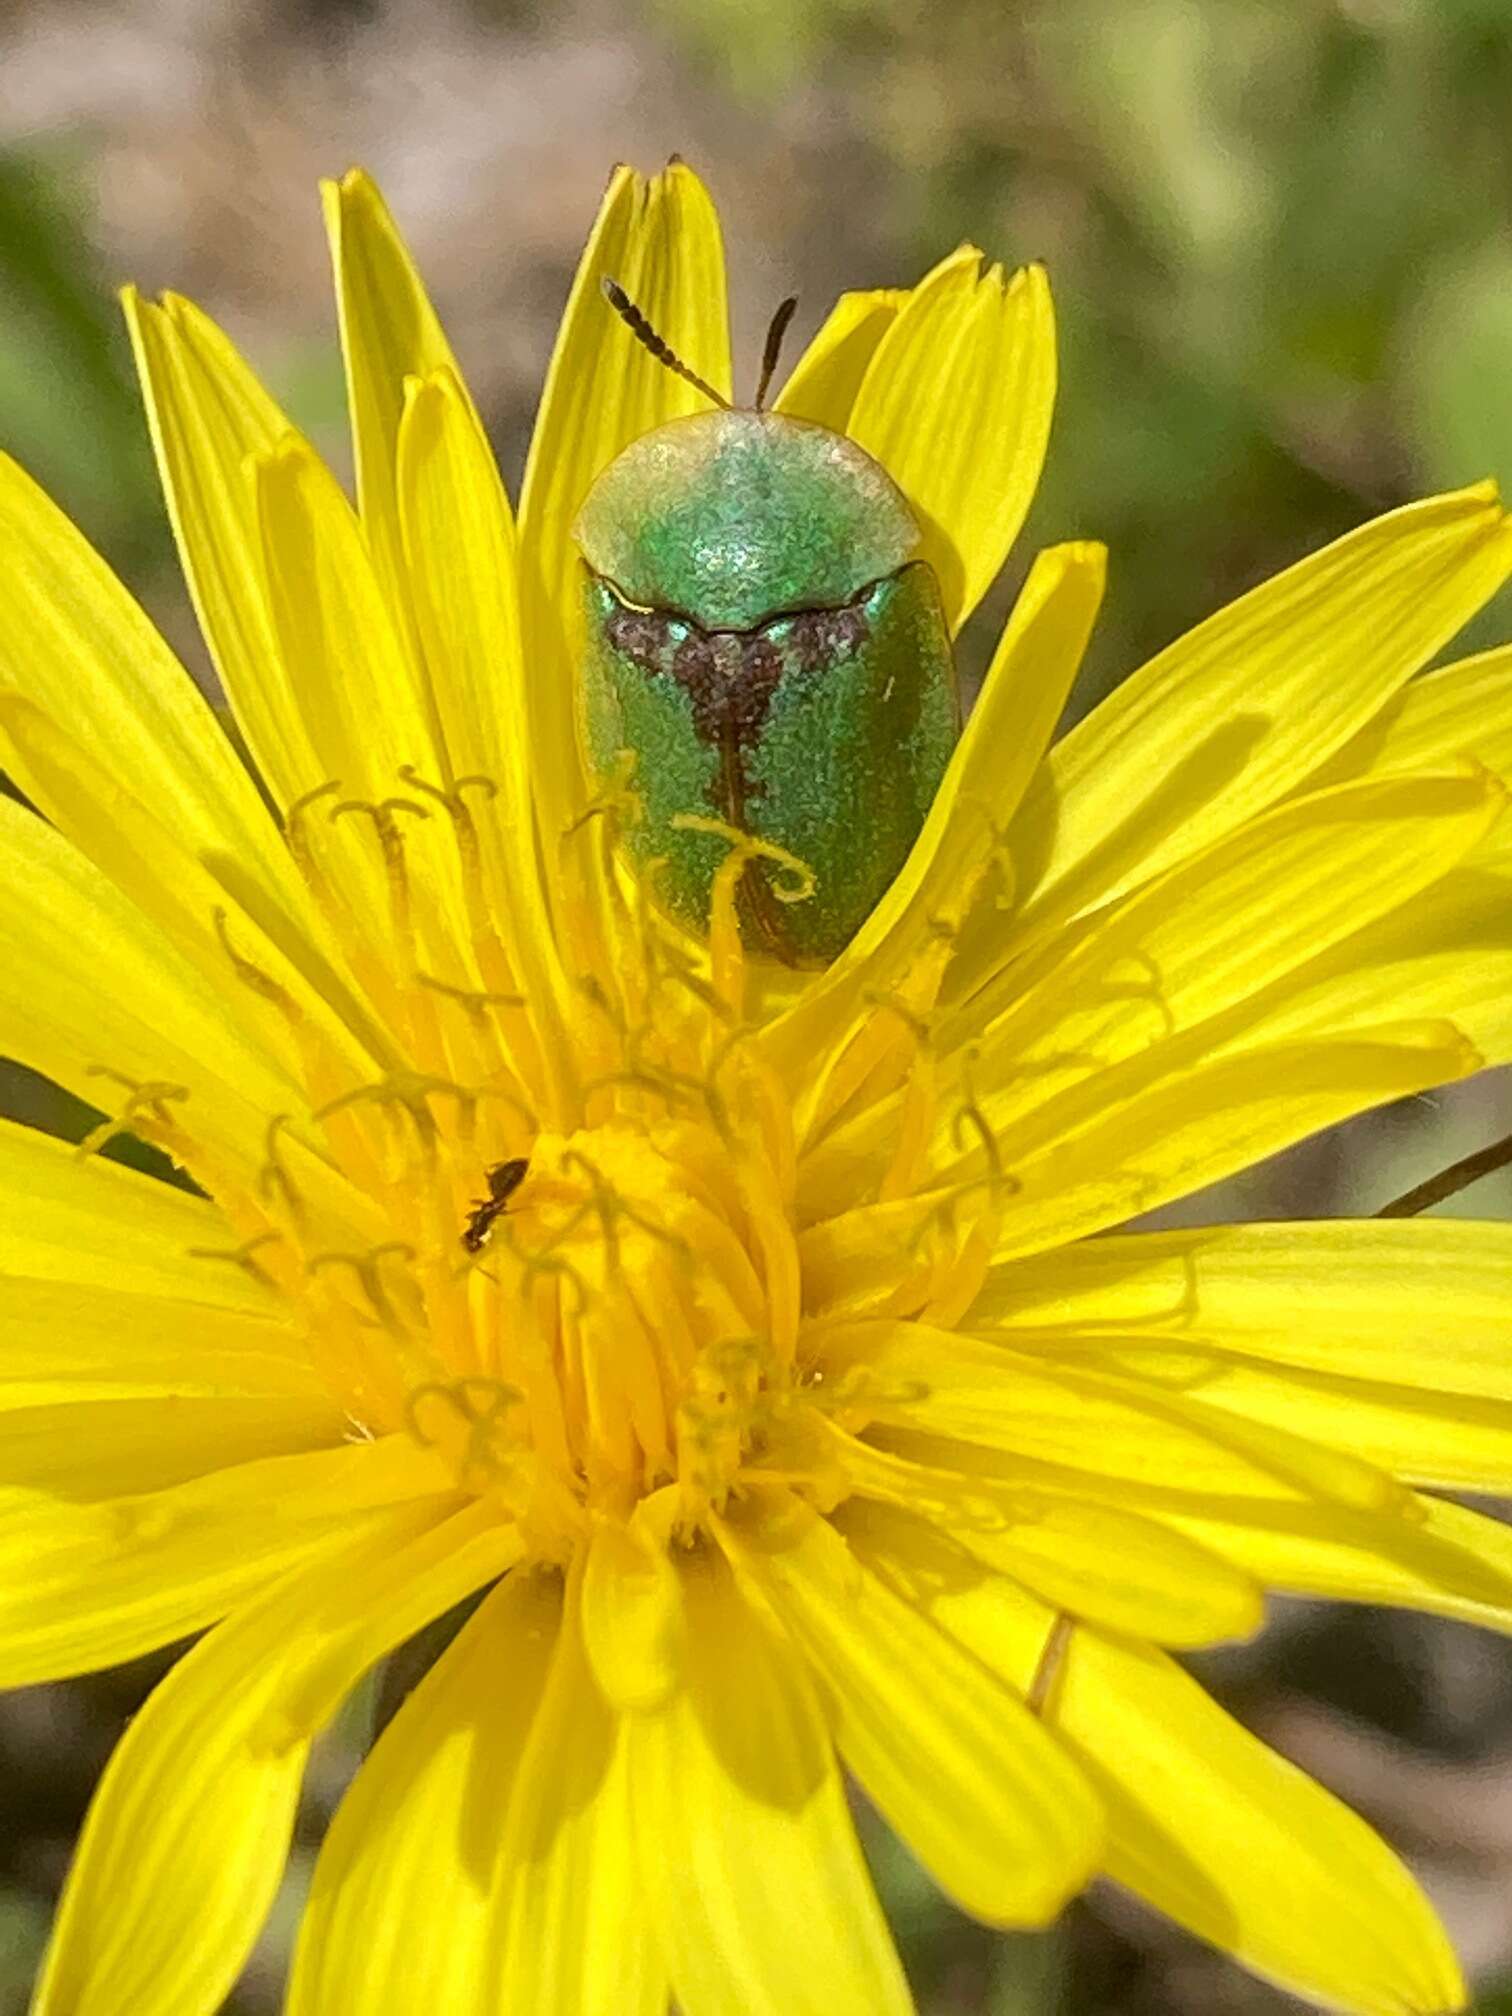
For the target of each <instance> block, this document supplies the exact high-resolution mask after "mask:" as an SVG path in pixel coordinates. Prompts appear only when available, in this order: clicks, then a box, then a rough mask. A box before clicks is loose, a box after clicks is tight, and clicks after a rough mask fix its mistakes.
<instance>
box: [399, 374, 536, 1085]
mask: <svg viewBox="0 0 1512 2016" xmlns="http://www.w3.org/2000/svg"><path fill="white" fill-rule="evenodd" d="M398 453H399V468H398V482H399V511H400V520H401V524H402V528H403V534H404V551H405V559H406V564H407V566H408V568H409V580H410V591H411V594H412V597H413V600H414V607H415V618H416V625H417V629H418V631H419V636H420V640H421V645H422V648H423V649H424V652H425V655H426V658H427V661H428V663H429V665H430V668H431V679H432V682H433V685H434V690H435V695H436V704H437V708H438V711H439V718H440V722H441V732H442V738H443V741H444V743H445V748H446V756H447V762H448V764H449V766H450V774H451V775H452V776H453V777H454V778H455V777H459V776H460V777H469V776H470V777H474V778H477V777H482V778H485V779H487V780H488V784H487V786H485V787H484V788H483V789H477V788H474V789H473V790H471V791H468V792H467V793H466V803H467V806H468V809H469V812H470V815H471V817H472V819H473V821H474V823H475V825H476V827H477V829H478V832H479V835H480V839H481V841H482V854H483V859H482V868H483V872H484V875H485V877H486V880H487V895H488V898H489V899H490V901H491V902H492V904H493V906H494V909H495V914H497V915H499V916H502V917H504V918H506V919H508V921H509V927H510V928H509V932H508V944H507V951H508V957H509V960H510V962H511V965H512V967H513V969H514V971H515V972H516V973H518V975H519V978H520V981H521V984H522V987H523V990H524V992H525V995H526V998H527V999H528V1000H529V1001H530V1003H531V1006H532V1011H533V1016H534V1018H535V1021H536V1026H537V1027H538V1028H542V1027H544V1026H547V1019H548V1017H549V1014H550V1011H551V1007H552V1004H553V1003H555V1002H558V1001H559V1000H560V997H561V995H562V994H563V992H564V991H565V987H566V983H565V981H564V980H563V978H562V975H561V972H560V970H559V967H558V965H557V962H556V960H555V958H554V956H553V954H554V940H553V936H552V928H551V920H550V915H549V909H548V904H547V901H546V895H545V892H544V890H543V888H542V882H541V873H540V868H539V866H538V859H539V857H538V853H537V839H536V827H535V812H534V771H535V751H534V748H533V746H532V741H531V711H530V710H531V706H532V704H533V703H532V700H531V689H532V685H533V682H532V680H531V678H530V677H529V675H528V672H527V667H526V662H525V659H524V657H523V655H522V648H521V642H520V611H519V594H518V580H517V566H516V551H515V530H514V524H513V521H512V519H511V518H510V515H509V502H508V499H507V498H506V497H505V495H504V486H503V484H502V483H501V482H500V480H499V473H498V469H497V467H496V466H495V463H494V459H493V451H492V450H491V449H490V447H489V445H488V442H487V440H486V438H485V437H484V435H483V432H482V429H481V427H480V426H479V424H478V420H477V418H476V416H475V414H474V413H473V411H472V407H471V404H470V403H469V401H468V400H467V398H466V396H465V395H464V393H463V391H462V389H461V386H460V385H459V384H458V382H457V380H456V379H455V378H454V377H452V376H451V375H450V374H448V373H444V372H443V373H437V374H435V375H433V376H432V377H430V378H427V379H424V380H413V381H411V384H410V388H409V401H408V404H407V405H406V407H405V412H404V418H403V421H402V424H401V428H400V434H399V449H398ZM489 787H492V788H489ZM559 1012H560V1011H559ZM559 1040H560V1039H559ZM551 1047H552V1046H550V1045H548V1050H549V1049H550V1048H551Z"/></svg>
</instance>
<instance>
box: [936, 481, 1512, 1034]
mask: <svg viewBox="0 0 1512 2016" xmlns="http://www.w3.org/2000/svg"><path fill="white" fill-rule="evenodd" d="M1509 567H1512V532H1509V530H1508V528H1507V526H1506V524H1505V523H1504V520H1503V517H1502V513H1501V510H1500V507H1499V506H1498V504H1497V503H1496V500H1495V496H1494V493H1493V492H1492V491H1490V490H1489V489H1487V488H1486V487H1485V486H1482V487H1481V488H1478V489H1474V490H1466V491H1461V492H1457V493H1455V494H1453V495H1450V496H1446V497H1438V498H1433V499H1430V500H1429V501H1428V502H1426V503H1422V504H1412V505H1408V506H1405V507H1404V508H1403V509H1402V510H1400V511H1393V512H1390V513H1388V514H1387V515H1386V516H1385V517H1383V518H1377V519H1375V520H1373V521H1372V522H1371V523H1370V524H1368V525H1365V526H1362V527H1361V528H1360V529H1359V530H1358V531H1357V532H1352V533H1350V534H1349V535H1348V536H1347V537H1346V538H1344V539H1341V540H1338V541H1336V542H1335V543H1334V544H1333V545H1332V546H1329V547H1326V548H1325V549H1324V550H1323V551H1322V552H1321V553H1316V554H1313V555H1312V556H1311V557H1310V558H1308V559H1306V560H1303V561H1301V562H1299V564H1298V565H1296V566H1295V567H1291V568H1288V569H1287V571H1286V572H1285V573H1283V574H1279V575H1277V576H1276V577H1275V579H1274V580H1272V581H1267V582H1265V583H1264V584H1262V585H1261V586H1260V587H1258V588H1255V589H1253V590H1251V592H1250V593H1249V594H1247V595H1244V596H1242V597H1241V598H1240V599H1239V600H1238V601H1237V602H1234V603H1231V604H1230V605H1229V607H1228V608H1226V609H1222V610H1220V611H1219V612H1218V614H1217V615H1215V616H1211V617H1209V618H1208V620H1207V621H1206V622H1205V623H1201V624H1199V625H1198V627H1197V628H1196V629H1195V630H1192V631H1190V632H1189V633H1188V634H1187V635H1186V636H1185V637H1182V638H1178V640H1177V641H1176V642H1175V643H1174V644H1171V645H1169V646H1168V647H1167V648H1166V649H1165V650H1164V651H1162V652H1161V653H1160V654H1159V655H1158V656H1157V657H1155V658H1152V659H1151V660H1150V662H1149V663H1148V664H1147V665H1145V666H1143V667H1142V668H1141V669H1140V670H1139V671H1138V672H1136V673H1134V674H1133V675H1132V676H1131V677H1130V678H1128V679H1126V680H1125V681H1124V682H1123V684H1122V685H1121V686H1120V687H1118V689H1117V690H1116V692H1114V693H1113V694H1112V695H1111V696H1110V697H1109V698H1108V699H1107V700H1105V701H1104V702H1103V703H1102V705H1101V706H1100V707H1098V708H1096V709H1095V710H1094V712H1093V713H1092V714H1090V715H1089V716H1088V717H1087V719H1086V720H1085V721H1083V722H1082V723H1080V725H1079V726H1078V727H1076V728H1074V729H1073V730H1072V731H1071V733H1070V734H1069V735H1067V736H1066V737H1065V738H1064V740H1063V741H1062V742H1061V743H1059V744H1058V746H1057V747H1056V749H1055V750H1054V751H1053V752H1052V754H1051V756H1050V759H1049V762H1048V764H1047V766H1046V769H1045V772H1044V777H1043V783H1042V785H1041V786H1040V787H1039V788H1038V789H1037V790H1036V791H1035V792H1032V793H1031V794H1030V797H1029V799H1028V800H1027V801H1026V802H1025V805H1024V808H1023V810H1022V812H1021V813H1020V815H1019V820H1018V822H1017V827H1018V830H1017V831H1016V833H1015V834H1014V835H1012V836H1010V844H1011V845H1012V847H1013V850H1014V854H1015V858H1016V860H1017V861H1018V863H1019V869H1020V875H1019V881H1020V910H1019V913H1018V916H1017V918H1016V920H1015V923H1014V927H1013V928H1014V933H1015V936H1016V937H1019V938H1022V937H1024V936H1027V935H1029V934H1031V933H1034V934H1037V933H1039V932H1041V931H1044V930H1046V929H1048V928H1049V927H1050V925H1051V924H1052V922H1053V921H1054V920H1056V919H1060V918H1066V917H1071V916H1075V915H1078V914H1079V913H1081V912H1083V911H1085V910H1088V909H1092V908H1094V907H1096V906H1097V905H1099V904H1102V903H1106V902H1108V901H1109V900H1110V899H1111V898H1112V897H1114V896H1117V895H1119V894H1121V893H1122V892H1123V891H1124V890H1125V889H1130V888H1133V887H1135V886H1137V885H1138V884H1139V883H1140V882H1144V881H1147V880H1149V878H1150V877H1151V876H1152V875H1155V874H1157V873H1158V872H1159V871H1160V870H1161V869H1164V868H1169V867H1170V866H1172V865H1173V864H1174V863H1175V862H1177V861H1180V860H1182V859H1184V858H1185V857H1186V856H1188V855H1190V854H1193V853H1195V852H1196V851H1197V850H1198V849H1199V848H1200V847H1204V846H1207V845H1209V844H1210V843H1211V842H1212V841H1214V840H1216V839H1218V838H1219V837H1220V836H1221V835H1223V834H1224V833H1227V832H1231V831H1232V830H1233V829H1234V828H1235V827H1236V826H1238V825H1240V824H1241V823H1242V822H1243V821H1244V820H1245V819H1248V818H1250V817H1252V816H1253V814H1255V813H1256V812H1259V811H1262V810H1263V809H1264V808H1265V807H1266V806H1267V805H1269V804H1271V803H1273V802H1274V801H1275V800H1276V799H1277V798H1280V797H1282V796H1283V795H1284V794H1285V793H1286V792H1287V791H1288V790H1290V789H1291V788H1292V787H1293V786H1294V785H1295V784H1297V783H1299V782H1300V781H1301V780H1302V779H1303V778H1304V777H1306V776H1307V775H1309V773H1311V772H1312V771H1314V770H1316V769H1317V768H1318V767H1319V765H1321V764H1322V763H1323V762H1324V761H1325V760H1326V759H1327V758H1328V757H1329V756H1330V755H1331V754H1332V753H1333V751H1334V750H1335V749H1337V748H1338V747H1339V746H1340V745H1341V744H1342V743H1343V742H1345V741H1346V740H1347V739H1348V738H1349V737H1350V736H1351V735H1353V734H1354V733H1355V732H1356V731H1357V730H1358V729H1359V728H1360V727H1361V726H1362V725H1363V724H1364V723H1365V722H1366V721H1368V720H1369V719H1370V718H1371V716H1372V715H1373V714H1374V713H1375V712H1376V711H1377V710H1378V709H1379V708H1381V707H1382V706H1384V705H1385V703H1386V702H1387V701H1388V700H1389V699H1390V697H1391V695H1392V693H1393V692H1394V691H1395V690H1396V689H1397V687H1399V686H1400V685H1401V684H1402V683H1403V682H1404V681H1405V680H1406V679H1407V678H1409V677H1410V676H1411V674H1412V673H1413V672H1415V671H1416V670H1417V668H1418V667H1419V666H1420V665H1421V664H1423V662H1424V661H1425V660H1426V659H1428V658H1430V657H1431V656H1432V655H1433V653H1434V652H1435V651H1436V650H1437V649H1438V648H1439V647H1440V645H1442V644H1443V643H1444V642H1445V641H1446V639H1448V638H1449V637H1451V636H1453V634H1454V632H1455V631H1456V630H1457V629H1458V628H1459V627H1460V625H1461V624H1462V623H1464V622H1465V620H1466V619H1467V617H1469V616H1471V615H1472V614H1473V613H1474V612H1475V610H1476V609H1478V608H1479V607H1480V605H1481V604H1482V603H1483V602H1484V601H1485V600H1486V599H1487V598H1488V597H1489V596H1490V595H1491V594H1492V593H1493V592H1494V591H1495V590H1496V589H1497V588H1498V587H1499V586H1500V585H1501V583H1502V581H1503V580H1504V579H1505V578H1506V575H1507V572H1508V570H1509ZM1004 938H1005V933H1004V930H1003V926H1002V922H1001V920H1000V919H996V918H993V917H991V916H988V915H986V914H983V915H981V916H979V918H978V919H977V920H975V924H974V927H973V928H972V929H971V930H970V932H969V934H968V938H967V940H966V942H965V943H964V944H963V946H962V951H961V960H960V965H959V968H958V973H957V983H958V988H959V993H960V996H961V998H965V997H966V996H967V995H969V994H970V993H971V992H973V991H974V989H975V986H976V985H977V984H978V983H979V979H980V978H981V977H983V976H984V975H985V973H986V972H988V971H990V970H991V969H992V968H993V967H994V966H996V965H999V964H1001V963H1002V956H1003V949H1004Z"/></svg>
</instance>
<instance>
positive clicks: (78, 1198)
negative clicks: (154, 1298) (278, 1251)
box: [0, 1120, 283, 1319]
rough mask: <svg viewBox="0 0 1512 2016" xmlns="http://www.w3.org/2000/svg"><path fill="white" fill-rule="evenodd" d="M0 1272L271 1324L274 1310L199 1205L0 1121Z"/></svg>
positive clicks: (222, 1227)
mask: <svg viewBox="0 0 1512 2016" xmlns="http://www.w3.org/2000/svg"><path fill="white" fill-rule="evenodd" d="M0 1193H3V1195H4V1197H5V1210H4V1213H3V1214H0V1270H3V1271H4V1272H5V1273H6V1274H13V1275H18V1276H25V1277H27V1278H28V1279H32V1280H37V1281H58V1282H68V1283H72V1284H73V1285H75V1286H77V1287H81V1288H105V1289H108V1290H113V1291H114V1292H116V1293H119V1294H127V1295H163V1296H167V1297H170V1298H173V1299H175V1300H181V1301H184V1302H205V1303H209V1304H211V1305H212V1306H214V1307H216V1308H222V1309H244V1310H248V1311H251V1312H252V1313H254V1314H258V1315H264V1316H269V1317H272V1318H274V1319H276V1318H277V1317H278V1316H280V1315H281V1314H282V1313H283V1304H282V1302H281V1301H280V1299H279V1297H278V1296H277V1295H276V1294H275V1293H274V1291H273V1290H272V1289H271V1288H270V1287H269V1286H268V1285H267V1283H266V1282H265V1281H263V1280H262V1279H260V1278H259V1276H258V1275H256V1274H255V1273H253V1272H251V1271H249V1270H248V1269H247V1268H245V1267H239V1266H236V1265H233V1264H231V1263H230V1262H229V1261H228V1259H226V1258H219V1259H217V1258H212V1257H209V1256H210V1255H212V1254H214V1253H215V1252H216V1250H217V1249H219V1251H220V1252H221V1253H223V1254H225V1253H228V1252H229V1251H230V1248H231V1246H232V1244H233V1242H232V1241H231V1240H230V1239H229V1238H228V1227H227V1225H226V1221H225V1219H224V1218H223V1217H222V1216H221V1214H220V1212H219V1211H217V1210H216V1208H215V1206H214V1205H213V1204H210V1203H207V1202H206V1200H205V1199H204V1198H203V1197H193V1196H190V1194H189V1193H188V1192H187V1191H184V1190H178V1189H175V1188H174V1187H173V1186H172V1185H171V1184H168V1183H160V1182H159V1181H157V1179H156V1178H155V1177H151V1176H143V1175H140V1174H139V1173H138V1172H137V1171H136V1170H135V1169H128V1168H126V1167H125V1166H124V1165H123V1164H122V1163H119V1162H106V1161H104V1160H102V1159H101V1157H100V1156H98V1155H93V1156H90V1157H88V1158H87V1159H85V1160H84V1161H80V1159H79V1157H78V1156H77V1154H76V1153H75V1152H74V1150H73V1149H72V1148H71V1147H70V1146H69V1144H68V1143H67V1142H66V1141H58V1140H56V1139H54V1137H53V1136H52V1135H50V1134H40V1133H38V1132H36V1131H35V1129H33V1128H30V1127H19V1126H17V1125H16V1123H15V1122H14V1121H11V1120H0Z"/></svg>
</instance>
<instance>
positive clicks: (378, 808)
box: [329, 798, 430, 950]
mask: <svg viewBox="0 0 1512 2016" xmlns="http://www.w3.org/2000/svg"><path fill="white" fill-rule="evenodd" d="M353 812H360V813H361V814H362V815H363V816H364V817H365V818H368V819H371V820H372V822H373V831H374V833H375V834H376V835H377V838H378V847H379V852H380V853H381V855H382V857H383V872H384V874H385V876H386V877H387V878H388V885H389V908H390V911H391V913H392V916H393V924H394V932H395V935H396V936H397V937H398V939H399V941H400V943H401V944H402V945H404V946H406V947H409V948H410V949H411V950H413V944H414V932H415V920H414V895H413V891H412V890H411V888H410V880H409V870H408V867H407V866H406V864H405V859H404V835H403V834H402V833H401V832H400V831H399V820H398V817H397V815H398V814H399V813H400V812H408V813H410V814H411V815H412V816H413V817H414V818H416V819H429V817H430V813H429V812H428V811H427V810H426V809H425V807H424V806H423V805H417V804H416V803H415V801H414V799H413V798H381V799H379V800H377V801H376V802H374V801H373V800H372V799H370V798H343V799H342V801H341V803H340V804H339V805H333V806H332V807H331V811H330V815H329V816H330V819H331V822H332V824H333V825H334V823H335V822H336V820H338V819H342V818H345V817H347V816H348V815H349V814H351V813H353Z"/></svg>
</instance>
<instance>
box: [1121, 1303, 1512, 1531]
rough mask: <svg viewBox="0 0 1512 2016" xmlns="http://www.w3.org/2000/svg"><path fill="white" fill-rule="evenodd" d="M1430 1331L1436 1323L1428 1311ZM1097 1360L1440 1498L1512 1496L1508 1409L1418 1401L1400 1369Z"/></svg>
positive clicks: (1180, 1357)
mask: <svg viewBox="0 0 1512 2016" xmlns="http://www.w3.org/2000/svg"><path fill="white" fill-rule="evenodd" d="M1435 1321H1436V1322H1442V1321H1443V1317H1442V1314H1441V1313H1440V1312H1439V1311H1438V1310H1437V1307H1435ZM1107 1356H1108V1359H1111V1360H1112V1361H1114V1363H1115V1365H1116V1368H1117V1369H1118V1370H1120V1371H1123V1372H1127V1373H1128V1374H1129V1375H1130V1376H1131V1377H1142V1378H1146V1379H1150V1380H1152V1381H1154V1382H1155V1383H1156V1384H1157V1385H1159V1384H1161V1383H1166V1382H1169V1383H1172V1384H1175V1383H1178V1382H1179V1384H1180V1387H1181V1390H1182V1391H1183V1392H1184V1393H1188V1394H1192V1395H1194V1396H1196V1397H1197V1398H1199V1399H1200V1400H1201V1401H1202V1403H1203V1405H1204V1406H1207V1407H1216V1408H1221V1409H1223V1410H1224V1411H1225V1412H1232V1413H1234V1414H1238V1415H1240V1416H1242V1418H1243V1419H1244V1420H1246V1421H1258V1422H1264V1423H1266V1424H1268V1425H1270V1426H1273V1427H1277V1428H1284V1429H1286V1430H1287V1431H1289V1432H1290V1433H1291V1434H1294V1435H1301V1436H1305V1437H1307V1438H1309V1439H1310V1440H1313V1441H1316V1442H1320V1443H1324V1444H1327V1445H1329V1446H1331V1447H1333V1448H1338V1449H1348V1450H1351V1451H1353V1453H1354V1454H1355V1455H1357V1456H1359V1457H1361V1458H1362V1459H1363V1460H1364V1461H1365V1462H1367V1463H1373V1464H1376V1465H1378V1466H1379V1467H1380V1468H1381V1469H1382V1470H1386V1471H1388V1472H1389V1473H1390V1474H1391V1475H1392V1476H1393V1477H1403V1478H1406V1479H1407V1480H1408V1481H1409V1482H1411V1483H1414V1484H1433V1485H1438V1486H1440V1487H1442V1488H1443V1489H1445V1490H1454V1491H1487V1492H1497V1493H1499V1494H1502V1495H1506V1494H1507V1493H1509V1492H1512V1402H1508V1401H1506V1400H1474V1399H1470V1398H1469V1397H1468V1396H1467V1395H1465V1394H1463V1393H1452V1394H1443V1393H1424V1392H1420V1391H1419V1390H1418V1389H1417V1388H1416V1387H1415V1386H1413V1385H1410V1384H1408V1383H1406V1382H1407V1380H1408V1378H1409V1377H1410V1368H1409V1367H1408V1366H1405V1365H1404V1366H1402V1367H1401V1368H1399V1377H1398V1379H1397V1380H1395V1381H1392V1382H1388V1381H1384V1380H1375V1379H1338V1378H1330V1377H1329V1376H1328V1375H1327V1374H1326V1373H1322V1372H1297V1371H1292V1370H1290V1369H1287V1370H1281V1369H1278V1368H1276V1367H1273V1366H1268V1365H1257V1364H1255V1363H1253V1362H1250V1363H1242V1362H1236V1361H1235V1360H1233V1359H1229V1358H1226V1357H1225V1356H1223V1355H1222V1354H1221V1353H1219V1352H1216V1351H1212V1352H1208V1353H1205V1354H1204V1353H1202V1352H1200V1351H1197V1352H1194V1351H1193V1350H1192V1349H1190V1348H1187V1349H1183V1350H1179V1351H1174V1352H1173V1351H1169V1350H1163V1349H1162V1348H1161V1347H1159V1346H1158V1345H1156V1346H1148V1345H1139V1344H1136V1345H1133V1346H1123V1345H1114V1346H1112V1347H1111V1348H1110V1350H1109V1352H1108V1354H1107ZM1105 1362H1106V1361H1105Z"/></svg>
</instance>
